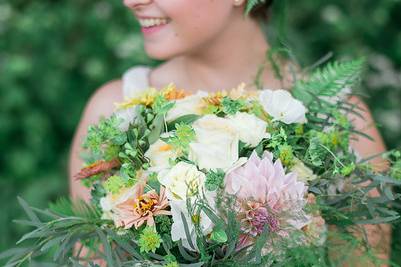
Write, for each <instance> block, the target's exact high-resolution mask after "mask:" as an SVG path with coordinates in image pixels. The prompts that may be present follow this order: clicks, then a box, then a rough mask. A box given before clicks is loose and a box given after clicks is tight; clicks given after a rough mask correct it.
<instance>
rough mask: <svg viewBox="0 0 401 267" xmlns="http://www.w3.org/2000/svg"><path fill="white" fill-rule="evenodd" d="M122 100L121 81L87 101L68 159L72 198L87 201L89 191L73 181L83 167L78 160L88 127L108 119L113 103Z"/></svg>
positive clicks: (103, 89)
mask: <svg viewBox="0 0 401 267" xmlns="http://www.w3.org/2000/svg"><path fill="white" fill-rule="evenodd" d="M122 100H123V96H122V88H121V81H120V80H116V81H112V82H109V83H107V84H105V85H104V86H102V87H100V88H99V89H98V90H96V92H95V93H94V94H93V96H92V97H91V99H90V100H89V102H88V104H87V106H86V107H85V110H84V112H83V116H82V118H81V121H80V122H79V125H78V128H77V130H76V132H75V135H74V139H73V142H72V147H71V151H70V159H69V177H70V194H71V196H72V198H74V199H77V198H80V199H83V200H85V201H88V200H89V197H90V190H89V189H88V188H85V187H84V186H82V185H81V182H80V181H77V180H75V179H74V175H75V174H77V173H78V172H79V171H80V170H81V168H82V167H83V162H82V160H81V158H80V153H81V143H82V141H83V138H84V137H85V135H86V133H87V129H88V126H89V125H92V124H96V123H97V122H98V121H99V119H100V118H101V117H108V116H110V115H111V114H112V113H113V111H114V103H116V102H121V101H122Z"/></svg>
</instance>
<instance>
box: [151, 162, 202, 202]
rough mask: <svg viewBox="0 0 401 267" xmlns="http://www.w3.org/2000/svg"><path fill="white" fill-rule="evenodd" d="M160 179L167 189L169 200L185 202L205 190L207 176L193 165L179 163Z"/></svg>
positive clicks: (160, 176)
mask: <svg viewBox="0 0 401 267" xmlns="http://www.w3.org/2000/svg"><path fill="white" fill-rule="evenodd" d="M158 179H159V182H160V183H161V184H162V185H164V186H165V187H166V189H167V190H166V192H167V198H168V199H177V200H185V199H187V197H189V196H191V195H193V194H196V193H197V192H199V191H200V190H202V189H203V184H204V182H205V180H206V175H205V174H204V173H203V172H200V171H198V169H197V168H196V166H194V165H192V164H189V163H186V162H179V163H177V165H175V166H174V167H173V168H172V169H171V170H169V171H168V172H167V173H166V174H161V175H159V177H158Z"/></svg>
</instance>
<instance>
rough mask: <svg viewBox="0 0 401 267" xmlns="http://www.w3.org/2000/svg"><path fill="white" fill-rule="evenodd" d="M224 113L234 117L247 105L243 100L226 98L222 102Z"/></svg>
mask: <svg viewBox="0 0 401 267" xmlns="http://www.w3.org/2000/svg"><path fill="white" fill-rule="evenodd" d="M221 105H222V111H223V112H224V113H226V114H227V115H234V114H235V113H237V112H238V111H240V110H241V109H242V108H244V106H245V104H244V103H243V101H241V100H234V99H231V98H229V97H224V98H223V100H222V101H221Z"/></svg>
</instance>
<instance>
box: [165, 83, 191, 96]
mask: <svg viewBox="0 0 401 267" xmlns="http://www.w3.org/2000/svg"><path fill="white" fill-rule="evenodd" d="M161 94H162V95H163V96H164V97H165V98H166V99H167V100H178V99H182V98H185V97H186V96H188V94H187V93H185V91H184V90H180V89H177V87H176V86H175V85H174V84H173V83H170V84H169V85H167V86H166V88H164V89H163V90H162V92H161Z"/></svg>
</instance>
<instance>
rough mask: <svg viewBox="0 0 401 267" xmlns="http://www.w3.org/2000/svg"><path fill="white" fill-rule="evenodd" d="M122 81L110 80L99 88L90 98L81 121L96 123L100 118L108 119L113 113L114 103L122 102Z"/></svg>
mask: <svg viewBox="0 0 401 267" xmlns="http://www.w3.org/2000/svg"><path fill="white" fill-rule="evenodd" d="M122 85H123V81H122V79H117V80H112V81H109V82H107V83H105V84H104V85H102V86H100V87H99V88H98V89H97V90H96V91H95V92H94V93H93V94H92V96H91V97H90V99H89V101H88V103H87V105H86V107H85V110H84V116H83V120H85V121H87V122H88V123H96V122H97V121H98V120H99V119H100V118H101V117H109V116H110V115H112V114H113V112H114V107H115V105H114V103H118V102H122V101H123V100H124V95H123V92H122Z"/></svg>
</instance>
